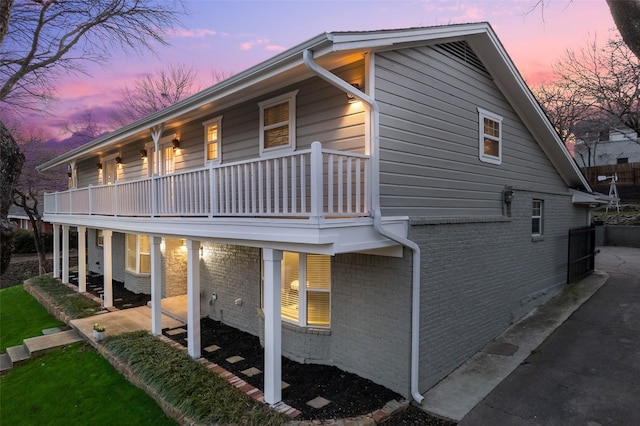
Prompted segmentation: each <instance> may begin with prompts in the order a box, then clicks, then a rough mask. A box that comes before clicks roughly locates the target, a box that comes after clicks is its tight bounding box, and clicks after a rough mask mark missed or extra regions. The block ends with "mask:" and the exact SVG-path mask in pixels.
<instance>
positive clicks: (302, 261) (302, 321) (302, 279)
mask: <svg viewBox="0 0 640 426" xmlns="http://www.w3.org/2000/svg"><path fill="white" fill-rule="evenodd" d="M296 253H298V262H299V263H298V282H299V283H306V282H307V254H306V253H300V252H296ZM263 268H264V263H263ZM281 268H282V269H283V271H282V274H281V276H282V279H283V280H284V268H285V264H284V259H283V260H282V264H281ZM263 272H264V271H263ZM261 275H262V293H263V294H264V275H263V273H261ZM280 284H281V285H286V283H280ZM330 285H331V287H333V282H331V284H330ZM300 287H302V288H303V289H304V291H300ZM309 291H312V292H318V293H320V292H322V293H329V325H317V324H307V293H308V292H309ZM260 299H261V300H260V304H261V306H262V308H264V299H263V298H262V295H261V297H260ZM301 306H304V309H301V308H300V307H301ZM280 319H281V320H282V322H285V323H287V324H293V325H295V326H298V327H304V328H317V329H326V330H328V329H330V328H331V288H329V289H328V290H327V289H319V288H310V289H309V288H307V286H306V285H304V286H303V285H301V284H299V287H298V321H295V320H292V319H290V318H285V317H284V316H282V315H281V316H280Z"/></svg>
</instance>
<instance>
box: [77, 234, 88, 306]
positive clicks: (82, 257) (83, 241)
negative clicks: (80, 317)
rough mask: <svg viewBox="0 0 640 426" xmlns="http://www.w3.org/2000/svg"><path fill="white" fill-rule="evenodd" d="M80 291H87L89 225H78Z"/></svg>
mask: <svg viewBox="0 0 640 426" xmlns="http://www.w3.org/2000/svg"><path fill="white" fill-rule="evenodd" d="M78 291H79V292H80V293H84V292H86V291H87V227H86V226H78Z"/></svg>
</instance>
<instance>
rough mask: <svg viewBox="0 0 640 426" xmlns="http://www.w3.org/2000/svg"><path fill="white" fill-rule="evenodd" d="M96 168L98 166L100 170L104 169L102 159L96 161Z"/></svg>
mask: <svg viewBox="0 0 640 426" xmlns="http://www.w3.org/2000/svg"><path fill="white" fill-rule="evenodd" d="M96 168H97V169H98V170H102V163H101V162H100V161H98V162H97V163H96Z"/></svg>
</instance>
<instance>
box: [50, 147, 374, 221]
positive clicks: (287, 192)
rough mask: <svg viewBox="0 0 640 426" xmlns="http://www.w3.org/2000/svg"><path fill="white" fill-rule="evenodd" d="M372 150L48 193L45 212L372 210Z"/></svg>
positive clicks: (317, 152)
mask: <svg viewBox="0 0 640 426" xmlns="http://www.w3.org/2000/svg"><path fill="white" fill-rule="evenodd" d="M368 175H369V157H368V156H366V155H362V154H355V153H348V152H341V151H332V150H324V149H322V146H321V145H320V143H319V142H314V143H313V144H312V145H311V149H308V150H304V151H297V152H295V153H290V154H286V155H281V156H277V157H269V158H262V159H257V160H247V161H240V162H235V163H230V164H224V165H218V166H210V167H204V168H200V169H195V170H189V171H185V172H181V173H172V174H168V175H163V176H154V177H152V178H149V179H141V180H135V181H125V182H116V183H115V184H113V185H101V186H90V187H88V188H80V189H71V190H68V191H62V192H56V193H52V194H46V195H45V200H44V201H45V203H44V205H45V213H48V214H86V215H107V216H142V217H145V216H148V217H158V216H165V217H166V216H180V217H188V216H194V217H221V216H231V217H233V216H251V217H303V218H304V217H306V218H309V217H316V218H318V217H354V216H368V215H369V198H370V197H369V194H370V189H369V186H368V182H369V179H367V178H366V177H367V176H368Z"/></svg>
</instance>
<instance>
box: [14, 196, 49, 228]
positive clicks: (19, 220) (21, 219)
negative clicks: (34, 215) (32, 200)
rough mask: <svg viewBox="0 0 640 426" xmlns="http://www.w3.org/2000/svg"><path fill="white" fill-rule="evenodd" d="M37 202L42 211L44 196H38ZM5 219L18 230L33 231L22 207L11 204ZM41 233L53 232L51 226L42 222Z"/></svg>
mask: <svg viewBox="0 0 640 426" xmlns="http://www.w3.org/2000/svg"><path fill="white" fill-rule="evenodd" d="M38 202H39V204H40V206H41V207H40V208H41V209H42V206H44V194H41V195H38ZM7 218H8V219H9V220H10V221H11V222H13V223H15V224H16V225H17V227H18V229H23V230H26V231H33V225H32V224H31V221H30V220H29V215H27V213H26V212H25V211H24V209H23V208H22V207H18V206H16V205H15V204H12V205H11V207H9V214H8V215H7ZM42 231H43V232H46V233H51V232H53V225H52V224H51V223H49V222H46V221H44V222H43V223H42Z"/></svg>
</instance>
